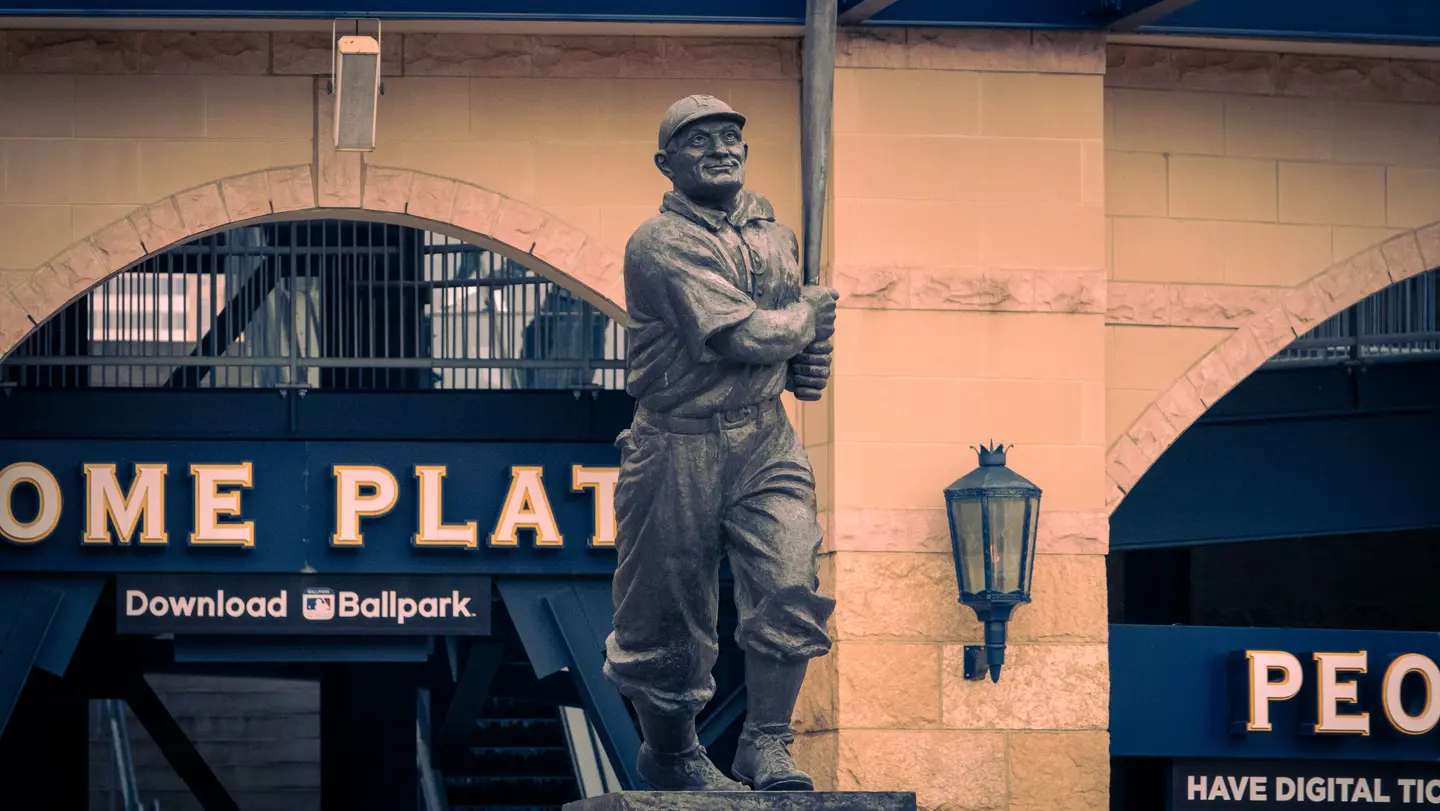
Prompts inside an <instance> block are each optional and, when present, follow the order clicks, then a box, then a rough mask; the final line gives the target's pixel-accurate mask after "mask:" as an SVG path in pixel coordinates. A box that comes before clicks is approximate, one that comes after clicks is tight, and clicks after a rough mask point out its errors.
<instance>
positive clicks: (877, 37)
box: [835, 27, 906, 68]
mask: <svg viewBox="0 0 1440 811" xmlns="http://www.w3.org/2000/svg"><path fill="white" fill-rule="evenodd" d="M905 39H906V36H905V30H904V29H894V28H870V27H862V28H841V29H840V30H839V31H838V32H837V33H836V37H835V67H837V68H903V67H905V58H906V53H905Z"/></svg>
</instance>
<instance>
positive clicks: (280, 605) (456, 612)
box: [115, 575, 490, 636]
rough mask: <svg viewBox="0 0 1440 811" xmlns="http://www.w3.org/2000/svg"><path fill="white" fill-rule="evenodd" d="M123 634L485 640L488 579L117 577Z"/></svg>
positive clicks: (120, 629) (118, 628)
mask: <svg viewBox="0 0 1440 811" xmlns="http://www.w3.org/2000/svg"><path fill="white" fill-rule="evenodd" d="M115 591H116V599H117V602H118V605H117V606H116V616H117V630H118V631H119V632H120V633H124V634H376V633H381V634H385V633H391V634H444V635H457V636H463V635H469V634H487V633H489V632H490V578H488V577H477V576H444V575H397V576H343V575H330V576H320V575H258V576H243V575H242V576H228V575H155V576H134V577H130V576H121V577H120V578H119V579H118V582H117V584H116V590H115Z"/></svg>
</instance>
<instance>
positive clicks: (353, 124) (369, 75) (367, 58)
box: [331, 24, 380, 152]
mask: <svg viewBox="0 0 1440 811" xmlns="http://www.w3.org/2000/svg"><path fill="white" fill-rule="evenodd" d="M375 34H376V35H375V36H373V37H370V36H363V35H360V34H356V35H353V36H345V37H340V38H339V40H338V41H335V45H334V55H333V59H332V62H333V64H332V70H333V72H334V76H333V78H332V81H331V87H332V88H333V93H334V95H335V133H334V134H335V149H336V150H338V151H340V152H370V151H373V150H374V149H375V119H376V115H377V113H378V111H379V106H380V29H379V27H378V24H377V27H376V30H375ZM332 41H334V40H333V39H332Z"/></svg>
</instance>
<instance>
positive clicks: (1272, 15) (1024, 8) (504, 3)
mask: <svg viewBox="0 0 1440 811" xmlns="http://www.w3.org/2000/svg"><path fill="white" fill-rule="evenodd" d="M837 2H838V3H839V4H840V8H841V10H842V11H844V10H847V9H851V8H854V7H856V6H859V5H862V0H837ZM0 5H3V8H0V16H26V17H45V16H61V17H151V18H155V17H202V18H204V17H208V18H226V17H243V18H256V17H260V18H276V19H322V20H328V19H334V18H337V17H375V18H381V19H387V20H424V19H445V20H462V19H463V20H509V21H536V22H542V21H557V22H627V23H636V22H640V23H709V24H751V25H778V26H801V25H803V24H804V19H805V2H804V0H729V2H727V3H721V4H717V3H710V2H702V1H701V0H468V1H467V0H299V2H290V0H122V2H115V3H107V4H104V5H97V4H95V3H93V2H89V0H0ZM869 9H876V10H874V11H873V14H872V12H871V11H870V10H869ZM865 13H866V14H872V16H870V17H869V19H867V20H865V22H864V24H865V25H875V26H935V27H1023V28H1055V29H1078V30H1103V29H1107V28H1118V29H1120V30H1125V31H1133V32H1137V33H1163V34H1187V35H1207V36H1237V37H1262V38H1280V39H1327V40H1341V41H1361V42H1366V41H1368V42H1396V43H1401V42H1409V43H1430V42H1437V41H1440V3H1436V2H1433V0H1369V2H1361V1H1360V0H1264V2H1258V0H1110V2H1105V1H1104V0H1005V2H999V1H998V0H893V2H890V3H889V4H886V3H875V2H873V0H871V2H870V4H869V5H867V7H866V11H865Z"/></svg>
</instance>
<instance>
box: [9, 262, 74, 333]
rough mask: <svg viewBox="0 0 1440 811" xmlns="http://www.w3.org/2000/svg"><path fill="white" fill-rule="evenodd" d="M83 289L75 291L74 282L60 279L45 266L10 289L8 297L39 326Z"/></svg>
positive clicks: (51, 268) (49, 267) (51, 269)
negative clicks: (12, 297) (13, 298)
mask: <svg viewBox="0 0 1440 811" xmlns="http://www.w3.org/2000/svg"><path fill="white" fill-rule="evenodd" d="M83 289H84V288H81V289H76V284H75V282H74V280H71V279H62V278H61V277H60V275H59V274H58V273H56V271H55V269H54V268H53V267H51V266H49V265H46V266H45V267H42V268H40V269H39V270H37V271H35V272H34V273H32V274H30V278H28V279H26V280H25V281H23V282H21V283H20V284H18V285H16V286H15V287H14V288H12V289H11V290H10V295H11V296H14V297H15V300H16V301H17V302H19V304H20V306H21V307H23V308H24V309H25V313H26V314H27V315H28V316H29V317H30V319H31V320H32V321H34V322H35V323H37V324H39V323H41V322H43V321H44V320H45V319H47V318H49V317H50V316H51V315H53V314H54V313H55V312H56V311H58V310H59V309H60V308H61V307H63V306H65V302H67V301H69V300H70V299H71V298H73V297H74V296H75V294H76V293H79V292H81V290H83Z"/></svg>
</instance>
